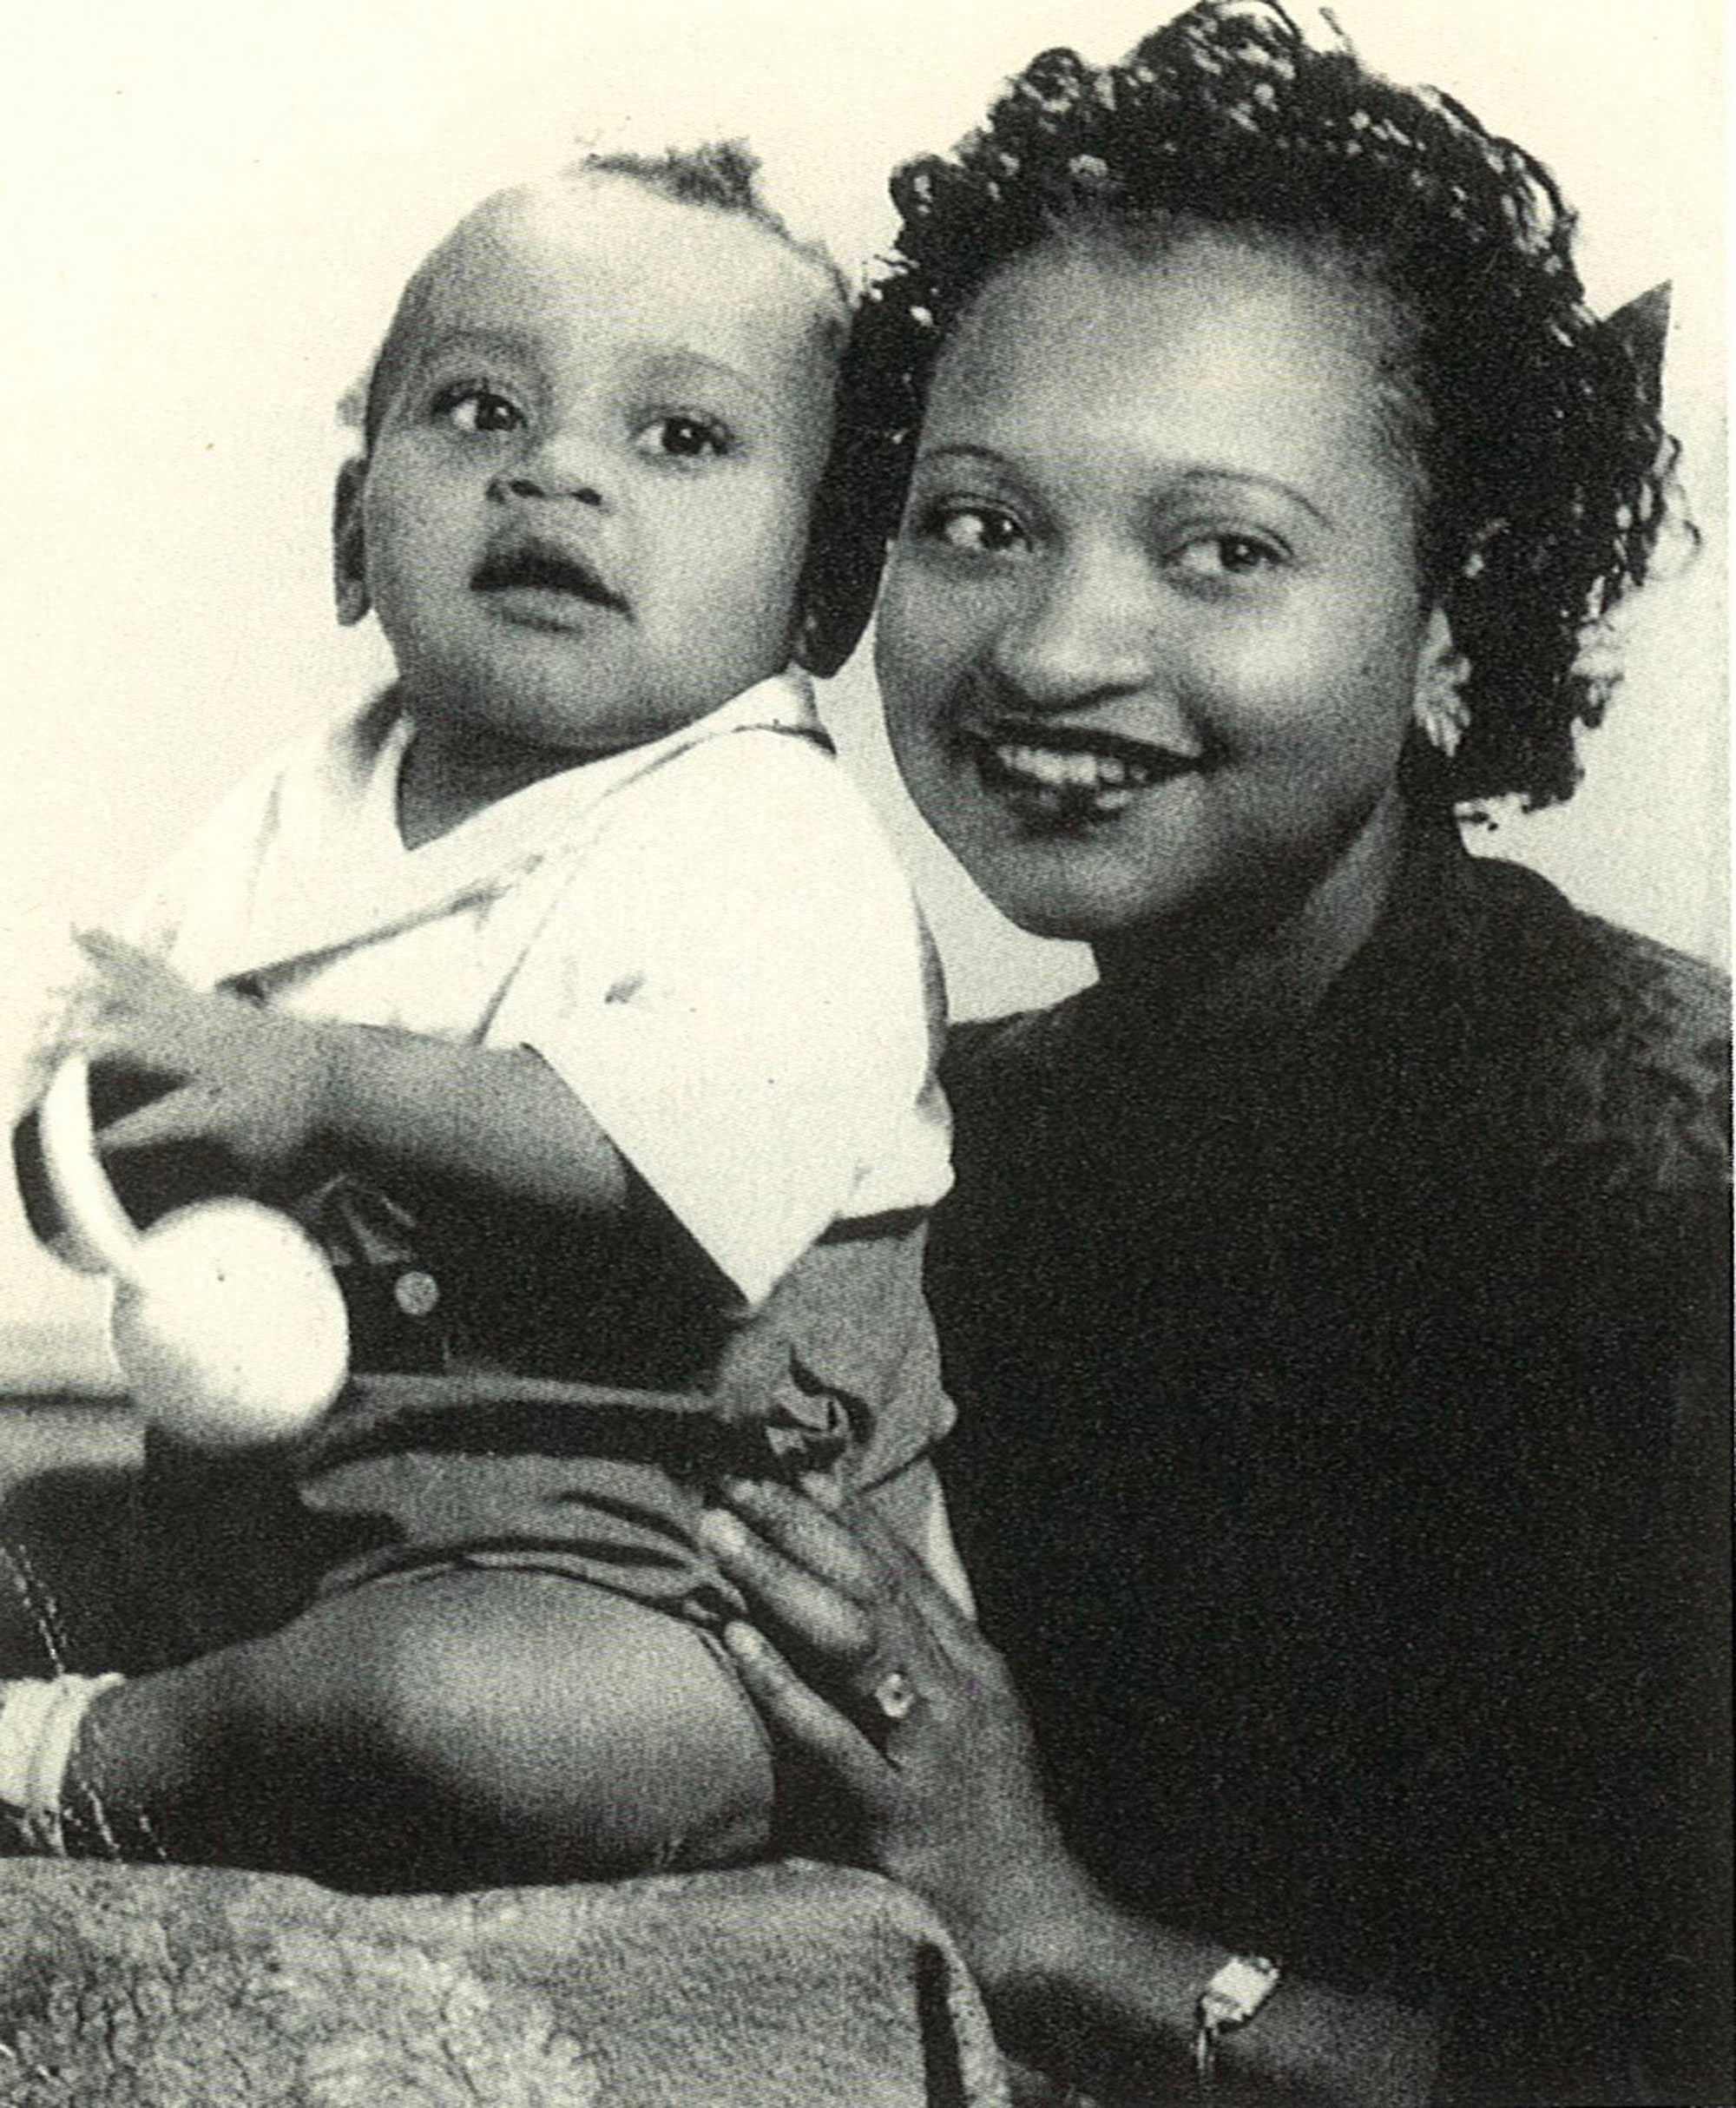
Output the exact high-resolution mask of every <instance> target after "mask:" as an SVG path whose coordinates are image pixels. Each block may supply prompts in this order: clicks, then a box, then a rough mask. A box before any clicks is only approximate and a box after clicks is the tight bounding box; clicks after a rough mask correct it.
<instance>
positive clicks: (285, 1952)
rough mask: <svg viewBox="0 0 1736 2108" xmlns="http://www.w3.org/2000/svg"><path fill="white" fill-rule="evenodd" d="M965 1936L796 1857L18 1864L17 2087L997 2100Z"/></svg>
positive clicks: (249, 2100)
mask: <svg viewBox="0 0 1736 2108" xmlns="http://www.w3.org/2000/svg"><path fill="white" fill-rule="evenodd" d="M1005 2099H1006V2094H1005V2092H1004V2087H1003V2077H1002V2073H1001V2068H1000V2065H999V2062H998V2060H997V2059H996V2053H995V2049H994V2045H993V2042H992V2039H991V2038H990V2033H989V2028H988V2024H987V2021H986V2019H985V2018H984V2016H983V2011H982V2008H981V2006H980V2005H979V2004H978V2002H977V1999H976V1993H975V1991H974V1990H973V1988H972V1987H971V1985H970V1981H969V1980H968V1978H967V1977H966V1976H965V1974H964V1973H963V1970H962V1968H961V1967H960V1966H959V1964H958V1962H957V1958H956V1956H955V1955H954V1953H953V1952H952V1950H951V1948H950V1946H949V1945H948V1943H947V1940H946V1937H945V1934H944V1933H943V1932H942V1931H941V1930H940V1928H939V1927H938V1926H937V1924H936V1923H935V1921H934V1920H932V1919H931V1918H930V1917H929V1915H928V1914H926V1912H925V1911H924V1909H923V1907H921V1906H920V1905H919V1904H918V1903H917V1902H916V1901H915V1900H913V1899H912V1898H911V1897H909V1896H908V1895H906V1894H904V1892H903V1891H901V1890H899V1889H898V1888H895V1887H891V1886H890V1885H889V1884H888V1883H886V1882H884V1881H879V1880H878V1879H876V1878H874V1877H873V1876H871V1875H868V1874H847V1873H840V1872H838V1871H836V1870H833V1869H830V1868H820V1867H815V1866H810V1865H806V1864H805V1863H802V1862H799V1861H791V1862H787V1863H786V1864H783V1865H779V1866H773V1867H765V1868H755V1869H753V1870H751V1871H746V1872H741V1873H727V1874H695V1875H688V1876H682V1877H677V1878H667V1877H665V1878H659V1879H655V1880H648V1881H630V1882H624V1883H621V1884H619V1885H616V1886H611V1887H584V1888H562V1889H555V1888H541V1889H517V1890H502V1891H496V1892H493V1893H490V1894H482V1895H475V1896H460V1897H404V1898H390V1899H379V1898H366V1899H358V1898H356V1897H353V1896H346V1895H338V1894H333V1893H332V1892H331V1891H328V1890H325V1889H322V1888H319V1887H315V1886H314V1885H313V1884H312V1883H311V1882H307V1881H299V1880H295V1879H293V1878H290V1877H287V1876H283V1875H276V1874H240V1873H233V1872H227V1871H219V1870H207V1869H203V1868H199V1869H189V1868H145V1867H115V1866H95V1865H79V1864H66V1863H56V1862H50V1861H22V1860H10V1861H5V1862H4V1863H3V1864H0V2102H3V2103H4V2104H5V2108H268V2105H269V2108H666V2105H667V2108H917V2105H918V2104H922V2105H923V2108H996V2105H998V2104H1003V2103H1004V2101H1005Z"/></svg>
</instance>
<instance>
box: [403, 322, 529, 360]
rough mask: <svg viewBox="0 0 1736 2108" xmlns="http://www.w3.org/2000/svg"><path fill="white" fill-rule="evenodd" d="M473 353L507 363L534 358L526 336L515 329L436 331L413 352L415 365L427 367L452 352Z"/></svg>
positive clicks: (449, 329)
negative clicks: (506, 361)
mask: <svg viewBox="0 0 1736 2108" xmlns="http://www.w3.org/2000/svg"><path fill="white" fill-rule="evenodd" d="M472 351H474V352H478V353H481V354H482V355H483V356H485V357H490V358H495V359H503V360H509V361H525V360H528V359H530V358H531V357H532V356H533V355H534V346H532V344H531V342H530V339H529V338H528V337H525V336H523V335H521V334H520V333H518V332H517V331H516V330H508V329H487V328H475V327H471V326H468V325H460V326H455V327H451V328H447V329H439V330H435V331H433V332H432V333H431V334H429V335H427V336H425V337H424V338H423V339H421V340H420V341H419V342H418V345H417V346H416V350H415V363H416V365H418V366H427V365H429V364H430V363H431V361H433V360H434V359H444V358H445V357H446V356H447V355H448V354H449V353H450V352H472Z"/></svg>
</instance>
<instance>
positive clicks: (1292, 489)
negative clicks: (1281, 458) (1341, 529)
mask: <svg viewBox="0 0 1736 2108" xmlns="http://www.w3.org/2000/svg"><path fill="white" fill-rule="evenodd" d="M1181 481H1182V482H1183V483H1184V484H1205V483H1233V484H1246V485H1248V486H1249V487H1251V488H1252V489H1253V490H1256V491H1273V492H1275V493H1276V495H1277V496H1278V497H1282V498H1285V499H1286V500H1287V501H1288V502H1289V503H1290V504H1292V505H1299V506H1300V507H1301V508H1302V510H1303V511H1305V512H1306V513H1310V514H1312V517H1314V518H1315V519H1317V520H1318V522H1319V523H1320V524H1321V526H1323V527H1331V526H1332V525H1334V524H1336V523H1335V522H1334V521H1333V519H1332V515H1331V514H1330V513H1329V512H1325V511H1322V510H1321V508H1320V507H1319V506H1318V505H1317V504H1315V502H1314V500H1313V499H1312V497H1309V496H1308V494H1307V492H1306V491H1302V490H1299V489H1298V488H1297V486H1296V485H1295V484H1293V483H1286V481H1285V479H1284V478H1283V477H1281V476H1265V475H1262V474H1261V473H1260V472H1259V470H1257V469H1233V468H1229V467H1227V466H1214V467H1211V468H1205V467H1200V468H1191V469H1186V470H1184V471H1182V475H1181Z"/></svg>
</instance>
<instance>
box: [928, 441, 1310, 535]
mask: <svg viewBox="0 0 1736 2108" xmlns="http://www.w3.org/2000/svg"><path fill="white" fill-rule="evenodd" d="M951 461H976V462H981V463H983V464H984V465H985V466H986V467H989V468H991V469H1004V468H1005V467H1006V466H1007V465H1008V463H1007V458H1006V457H1005V456H1004V455H1003V454H1000V453H997V452H996V451H995V449H994V448H993V447H989V446H982V445H978V444H977V443H976V442H975V441H974V440H970V439H953V440H948V441H946V442H945V443H944V445H939V446H935V447H930V448H927V449H925V450H924V451H922V452H920V453H918V454H917V468H919V469H920V468H924V467H926V466H927V465H929V464H931V463H934V462H951ZM1178 480H1179V481H1180V483H1181V484H1184V485H1194V484H1220V483H1230V484H1246V485H1247V486H1249V487H1251V488H1252V489H1254V490H1259V491H1272V492H1274V493H1275V494H1276V495H1277V496H1278V497H1282V498H1284V499H1286V501H1287V502H1288V503H1289V504H1292V505H1298V506H1299V507H1300V508H1301V509H1302V511H1305V512H1306V513H1308V514H1309V515H1310V516H1311V517H1312V518H1314V519H1316V520H1318V522H1319V524H1320V525H1321V526H1323V527H1332V526H1333V525H1335V524H1336V523H1335V522H1334V520H1333V519H1332V515H1331V514H1330V513H1328V512H1326V511H1323V510H1322V508H1321V507H1320V506H1319V505H1318V504H1316V503H1315V502H1314V500H1313V499H1312V497H1309V496H1308V494H1307V493H1306V491H1302V490H1299V488H1298V487H1297V485H1296V484H1293V483H1286V481H1285V479H1284V478H1282V477H1281V476H1266V475H1262V474H1261V473H1260V472H1259V471H1258V470H1255V469H1237V468H1231V467H1230V466H1228V465H1227V464H1212V465H1210V466H1206V465H1203V464H1202V465H1199V466H1195V467H1192V468H1187V469H1184V470H1182V471H1181V472H1180V477H1179V478H1178Z"/></svg>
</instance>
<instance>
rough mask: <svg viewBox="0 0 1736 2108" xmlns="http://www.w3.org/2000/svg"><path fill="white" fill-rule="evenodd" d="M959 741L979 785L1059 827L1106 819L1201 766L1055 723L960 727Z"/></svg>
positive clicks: (1196, 760)
mask: <svg viewBox="0 0 1736 2108" xmlns="http://www.w3.org/2000/svg"><path fill="white" fill-rule="evenodd" d="M964 743H965V745H966V748H967V749H968V751H969V752H970V756H971V758H972V759H973V761H975V763H976V770H977V774H978V775H979V776H980V777H981V778H982V781H983V787H985V788H986V789H988V790H990V791H992V792H994V793H995V794H997V795H998V796H1001V797H1003V798H1007V799H1009V800H1011V801H1012V802H1013V803H1014V804H1015V805H1016V806H1017V807H1020V808H1021V809H1023V811H1025V812H1026V813H1027V814H1029V816H1030V817H1033V818H1036V819H1041V820H1046V821H1048V822H1049V823H1051V824H1054V823H1056V822H1059V823H1060V824H1062V825H1063V826H1071V825H1077V824H1079V823H1080V822H1084V821H1091V820H1109V819H1113V818H1114V817H1115V815H1116V814H1120V813H1122V812H1125V811H1126V810H1127V808H1128V806H1130V805H1131V804H1132V803H1133V801H1134V799H1135V798H1136V797H1137V796H1138V795H1139V794H1140V793H1141V791H1144V790H1149V789H1150V788H1152V787H1154V786H1155V785H1161V784H1163V783H1167V782H1170V781H1174V779H1175V778H1176V777H1177V776H1180V775H1185V774H1189V773H1191V772H1192V771H1193V770H1194V769H1197V768H1198V767H1200V757H1199V756H1198V755H1194V754H1178V753H1176V752H1175V751H1174V750H1173V749H1172V748H1162V747H1147V746H1144V745H1142V744H1141V743H1140V742H1139V741H1133V740H1127V739H1123V738H1121V736H1120V735H1117V734H1115V733H1110V732H1093V731H1090V730H1088V729H1087V728H1077V727H1063V726H1060V725H1055V726H1039V725H1018V726H993V725H990V726H987V727H984V728H980V729H967V731H966V733H965V735H964Z"/></svg>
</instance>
